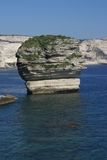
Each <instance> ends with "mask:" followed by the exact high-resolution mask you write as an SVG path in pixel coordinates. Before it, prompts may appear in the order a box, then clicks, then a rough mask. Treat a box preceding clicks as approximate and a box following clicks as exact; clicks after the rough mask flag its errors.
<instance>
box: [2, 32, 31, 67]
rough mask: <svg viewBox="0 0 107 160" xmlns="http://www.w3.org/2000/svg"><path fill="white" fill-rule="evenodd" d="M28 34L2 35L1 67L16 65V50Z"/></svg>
mask: <svg viewBox="0 0 107 160" xmlns="http://www.w3.org/2000/svg"><path fill="white" fill-rule="evenodd" d="M28 38H29V37H28V36H15V35H13V36H12V35H11V36H7V35H0V68H10V67H14V66H15V65H16V56H15V55H16V52H17V49H18V48H19V47H20V46H21V45H22V43H23V42H24V41H25V40H27V39H28Z"/></svg>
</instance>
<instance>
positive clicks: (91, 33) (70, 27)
mask: <svg viewBox="0 0 107 160" xmlns="http://www.w3.org/2000/svg"><path fill="white" fill-rule="evenodd" d="M0 34H5V35H7V34H9V35H11V34H18V35H30V36H35V35H42V34H44V35H45V34H61V35H66V36H71V37H75V38H79V39H92V38H105V37H107V0H0Z"/></svg>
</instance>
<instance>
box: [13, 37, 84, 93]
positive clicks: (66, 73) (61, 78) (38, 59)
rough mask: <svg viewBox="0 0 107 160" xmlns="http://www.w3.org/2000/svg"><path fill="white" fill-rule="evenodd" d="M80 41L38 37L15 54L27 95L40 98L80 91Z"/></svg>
mask: <svg viewBox="0 0 107 160" xmlns="http://www.w3.org/2000/svg"><path fill="white" fill-rule="evenodd" d="M79 43H80V41H79V40H76V39H73V38H70V37H65V36H52V35H48V36H37V37H34V38H31V39H29V40H28V41H25V43H23V45H22V46H21V47H20V48H19V49H18V51H17V54H16V56H17V66H18V71H19V74H20V76H21V77H22V78H23V79H24V80H25V81H26V86H27V90H28V93H32V94H43V93H56V92H62V91H74V90H78V89H79V85H80V80H79V75H80V71H81V69H82V67H83V66H82V64H81V63H82V58H81V53H80V51H79Z"/></svg>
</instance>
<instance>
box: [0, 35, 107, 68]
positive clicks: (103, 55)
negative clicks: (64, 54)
mask: <svg viewBox="0 0 107 160" xmlns="http://www.w3.org/2000/svg"><path fill="white" fill-rule="evenodd" d="M28 38H30V37H29V36H19V35H18V36H15V35H10V36H8V35H0V68H10V67H14V66H16V61H17V59H16V56H15V55H16V52H17V49H18V48H19V47H20V46H21V45H22V43H23V42H24V41H25V40H27V39H28ZM79 49H80V52H81V53H82V55H83V57H84V58H83V60H84V64H100V63H107V39H93V40H82V41H81V42H80V44H79Z"/></svg>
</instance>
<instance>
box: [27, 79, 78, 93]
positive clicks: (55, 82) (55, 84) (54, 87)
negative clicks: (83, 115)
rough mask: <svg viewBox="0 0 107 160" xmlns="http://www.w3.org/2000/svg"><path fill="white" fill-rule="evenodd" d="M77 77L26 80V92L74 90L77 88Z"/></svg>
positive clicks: (63, 91)
mask: <svg viewBox="0 0 107 160" xmlns="http://www.w3.org/2000/svg"><path fill="white" fill-rule="evenodd" d="M79 85H80V79H79V78H68V79H52V80H39V81H27V83H26V86H27V91H28V94H52V93H65V92H66V93H67V92H75V91H77V90H78V89H79Z"/></svg>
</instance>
